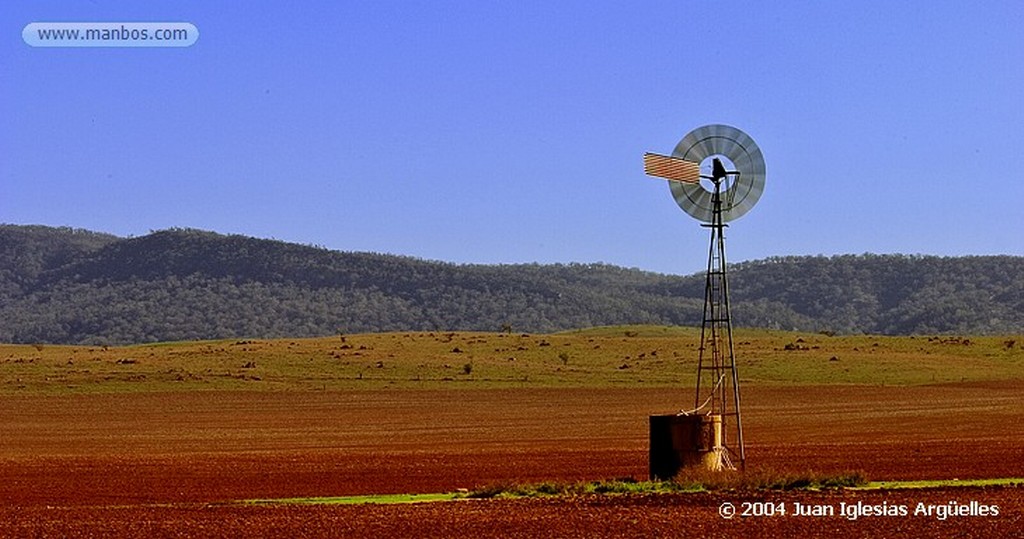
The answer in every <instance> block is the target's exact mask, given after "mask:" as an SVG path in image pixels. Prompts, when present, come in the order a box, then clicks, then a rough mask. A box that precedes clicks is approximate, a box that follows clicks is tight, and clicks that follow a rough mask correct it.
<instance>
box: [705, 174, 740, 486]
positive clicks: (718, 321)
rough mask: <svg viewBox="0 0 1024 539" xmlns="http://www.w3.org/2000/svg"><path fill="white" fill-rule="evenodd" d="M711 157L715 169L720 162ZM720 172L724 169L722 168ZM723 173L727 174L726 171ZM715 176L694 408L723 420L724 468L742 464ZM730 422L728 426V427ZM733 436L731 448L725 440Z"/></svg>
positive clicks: (719, 180) (718, 180) (719, 199)
mask: <svg viewBox="0 0 1024 539" xmlns="http://www.w3.org/2000/svg"><path fill="white" fill-rule="evenodd" d="M720 163H721V162H720V161H719V160H718V159H715V165H716V166H715V169H718V168H719V166H720ZM723 170H724V169H723ZM725 174H726V175H728V174H729V173H728V172H726V173H725ZM717 176H718V174H714V175H713V177H712V178H711V180H712V181H713V182H714V192H713V195H712V205H713V208H712V220H711V223H706V224H703V225H702V226H705V227H707V228H710V229H711V243H710V246H709V248H708V269H707V276H706V281H705V284H704V321H703V322H702V323H701V330H700V356H699V358H698V362H697V391H696V395H695V397H694V404H693V407H694V410H696V411H697V413H707V414H710V415H718V416H720V417H721V418H722V424H723V432H722V445H723V447H724V448H725V450H726V451H727V452H728V453H730V454H727V455H723V457H725V459H724V460H725V464H726V466H727V467H728V466H729V463H731V462H732V461H733V460H734V459H736V460H738V461H739V465H740V468H741V469H742V468H745V466H746V460H747V459H746V452H745V451H744V447H743V423H742V418H741V416H740V386H739V377H738V375H737V373H736V353H735V349H734V347H733V339H732V312H731V310H730V307H729V279H728V276H727V274H726V261H725V233H724V232H725V228H726V227H727V226H728V225H726V224H725V223H724V222H722V196H721V195H722V193H721V191H722V183H723V182H724V181H725V178H724V177H721V178H719V177H717ZM730 426H732V427H733V428H732V429H729V427H730ZM732 438H735V447H733V445H732V444H731V443H730V442H731V439H732Z"/></svg>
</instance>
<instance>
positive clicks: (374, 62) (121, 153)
mask: <svg viewBox="0 0 1024 539" xmlns="http://www.w3.org/2000/svg"><path fill="white" fill-rule="evenodd" d="M78 21H82V22H88V21H100V22H106V21H118V22H120V21H125V22H134V21H140V22H142V21H167V22H188V23H191V24H194V25H195V26H196V28H198V30H199V32H200V37H199V39H198V41H197V42H196V43H195V44H194V45H193V46H191V47H188V48H163V49H161V48H123V49H122V48H36V47H30V46H28V45H27V44H26V43H25V42H24V41H23V40H22V35H21V33H22V29H23V28H24V27H25V25H27V24H29V23H32V22H78ZM1021 28H1024V3H1021V2H1019V1H1005V2H946V1H936V2H903V3H900V2H760V3H754V2H727V1H725V2H722V1H706V0H700V1H671V2H499V1H496V2H411V1H410V2H322V3H317V2H302V3H285V2H252V3H248V2H246V3H243V2H146V3H140V2H110V1H104V0H94V1H92V2H79V1H76V2H45V1H42V2H20V3H14V4H12V5H9V6H5V8H4V10H3V11H2V12H0V117H2V118H3V121H2V122H0V222H7V223H17V224H45V225H54V226H71V227H77V228H88V229H92V230H98V231H104V232H110V233H114V234H118V235H122V236H126V235H143V234H146V233H147V232H149V231H150V230H157V229H163V228H168V227H175V226H178V227H194V228H201V229H207V230H214V231H218V232H223V233H239V234H246V235H252V236H258V237H268V238H271V237H272V238H277V239H281V240H286V241H294V242H299V243H307V244H318V245H323V246H326V247H328V248H331V249H339V250H353V251H376V252H386V253H394V254H401V255H410V256H416V257H421V258H427V259H436V260H444V261H450V262H460V263H462V262H472V263H520V262H541V263H551V262H562V263H568V262H583V263H587V262H606V263H611V264H616V265H621V266H626V267H639V268H642V269H647V270H652V271H658V272H663V273H677V274H689V273H694V272H698V271H700V270H702V268H703V266H704V264H705V260H706V249H707V240H708V238H707V231H706V230H705V229H703V228H701V227H700V226H698V224H697V223H696V222H695V221H693V220H692V219H691V218H690V217H689V216H687V215H686V214H685V213H683V212H682V211H681V210H680V209H679V208H678V207H677V206H676V205H675V202H674V201H673V200H672V198H671V196H670V193H669V189H668V187H667V186H666V184H665V182H664V181H660V180H655V179H651V178H648V177H646V176H644V174H643V170H642V162H641V156H642V154H643V152H645V151H655V152H661V153H670V152H671V151H672V148H673V147H674V146H675V144H676V143H677V142H678V141H679V139H681V138H682V137H683V136H684V135H685V134H686V133H687V132H689V131H690V130H691V129H693V128H696V127H698V126H701V125H704V124H708V123H725V124H730V125H733V126H736V127H738V128H740V129H742V130H744V131H746V132H747V133H749V134H750V135H751V136H752V137H753V138H754V140H756V141H757V143H758V145H759V146H760V147H761V149H762V151H763V152H764V156H765V160H766V162H767V186H766V190H765V193H764V196H763V197H762V198H761V200H760V202H759V203H758V205H757V206H756V207H755V208H754V209H753V210H751V211H750V213H748V214H747V215H746V216H744V217H742V218H741V219H739V220H737V221H735V222H733V223H732V226H731V227H730V229H729V231H728V234H727V239H728V244H727V249H728V255H729V259H730V261H732V262H737V261H741V260H753V259H759V258H765V257H769V256H782V255H814V254H826V255H831V254H844V253H855V254H858V253H865V252H872V253H908V254H918V253H919V254H935V255H984V254H1013V255H1024V208H1022V206H1024V174H1022V173H1021V172H1020V171H1019V170H1020V168H1019V167H1018V166H1017V165H1016V164H1015V163H1016V161H1018V160H1019V159H1020V156H1021V155H1022V153H1024V32H1021V31H1020V29H1021Z"/></svg>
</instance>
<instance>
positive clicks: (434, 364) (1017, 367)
mask: <svg viewBox="0 0 1024 539" xmlns="http://www.w3.org/2000/svg"><path fill="white" fill-rule="evenodd" d="M696 340H697V334H696V332H694V330H692V329H675V328H671V329H669V328H647V327H638V328H602V329H595V330H589V331H583V332H574V333H566V334H557V335H528V336H527V335H521V334H513V335H503V334H501V335H499V334H476V333H454V334H453V333H434V334H430V333H415V334H380V335H350V336H335V337H330V338H323V339H309V340H278V341H230V342H202V343H175V344H161V345H149V346H135V347H124V348H108V349H103V348H89V347H63V346H49V345H47V346H0V406H2V409H3V411H4V412H3V415H2V419H0V523H2V525H0V535H4V536H38V535H42V536H90V535H91V536H95V535H147V536H168V537H177V536H182V537H184V536H204V537H217V536H240V535H246V536H261V535H262V536H281V535H285V536H323V535H340V536H362V537H371V536H372V537H380V536H416V537H450V536H456V535H459V536H461V535H468V534H473V535H480V536H501V537H514V536H523V537H529V536H537V535H546V536H562V537H582V536H621V537H628V536H637V535H701V536H744V535H751V534H754V535H760V536H780V537H781V536H791V535H794V534H797V533H801V534H804V535H807V534H811V535H820V534H824V533H829V534H832V533H842V534H844V535H849V536H852V537H867V536H876V537H877V536H886V535H892V534H894V533H896V531H900V532H901V533H902V534H906V533H910V534H912V535H915V534H916V535H924V536H928V535H933V536H951V535H957V536H964V537H982V536H992V535H996V536H1008V535H1012V533H1019V530H1021V529H1022V526H1024V496H1022V495H1021V491H1022V489H1021V488H1020V487H987V488H950V487H943V488H939V489H934V488H933V489H926V490H899V491H890V490H881V491H855V490H849V489H846V490H843V491H826V492H791V491H790V492H714V493H702V494H673V495H665V494H659V495H624V496H594V497H586V496H584V497H573V498H550V499H547V498H538V499H519V500H474V501H468V500H464V501H457V502H435V503H420V504H402V505H357V506H351V505H345V506H338V505H330V506H327V505H312V506H310V505H300V506H297V505H289V504H269V505H263V504H261V505H253V504H246V503H243V501H244V500H252V499H279V498H296V497H320V496H346V495H364V494H367V495H368V494H389V493H434V492H454V491H456V490H458V489H473V488H478V487H481V486H486V485H493V484H504V483H518V482H541V481H580V480H597V479H610V478H619V477H635V478H640V479H643V478H645V477H646V473H647V416H648V415H650V414H653V413H666V412H671V411H674V410H677V409H679V408H680V407H685V406H686V405H688V404H690V403H691V401H692V394H691V392H692V390H691V389H690V388H689V387H688V386H689V385H690V384H691V383H692V382H691V380H692V371H693V368H694V364H695V361H696V357H695V354H696V353H695V348H696ZM737 340H738V341H739V343H740V344H739V346H738V350H737V354H738V356H739V360H740V365H741V378H742V380H743V386H742V391H743V402H744V410H743V411H744V425H745V435H746V438H747V441H748V447H747V450H748V451H747V452H748V462H749V465H750V466H751V468H753V469H757V470H775V471H778V472H780V473H784V472H787V471H792V472H806V471H809V470H813V471H816V472H820V473H839V472H844V471H851V470H859V471H862V472H864V473H865V474H866V475H867V476H868V477H869V478H870V479H872V480H922V479H960V480H965V479H978V478H1010V477H1018V478H1019V477H1024V465H1022V464H1021V463H1022V462H1024V422H1022V421H1021V420H1022V419H1024V399H1022V398H1021V395H1024V369H1022V368H1021V367H1022V363H1024V344H1022V342H1024V339H1015V338H1013V337H999V338H995V337H992V338H975V337H950V336H943V337H937V336H932V337H928V336H923V337H916V338H910V337H901V338H889V337H864V336H860V337H829V336H825V335H797V334H791V333H784V332H761V331H758V332H746V331H741V332H739V333H738V334H737ZM833 358H834V359H833ZM726 501H728V502H730V503H734V504H741V503H743V502H744V501H748V502H764V501H776V502H785V503H786V504H789V507H791V508H792V507H793V506H794V505H793V504H795V503H796V502H798V501H800V502H802V503H805V504H806V503H817V504H831V505H834V506H837V507H838V505H839V503H840V502H843V503H857V502H862V503H865V504H876V505H877V504H882V503H886V504H901V503H903V504H910V506H911V507H913V506H914V505H915V504H917V503H919V502H924V503H938V504H948V503H949V502H950V501H956V502H958V503H963V504H968V503H970V502H971V501H975V502H977V503H982V504H990V505H995V506H998V507H999V510H1000V513H999V515H998V516H987V517H978V516H976V517H957V518H948V519H944V520H939V519H936V518H925V517H912V516H911V517H904V518H899V517H890V518H883V517H875V518H870V517H862V518H859V519H857V520H850V519H848V518H844V517H819V518H811V517H805V518H797V517H793V516H788V517H774V518H769V517H760V518H737V519H733V520H727V519H723V518H721V517H720V516H718V513H717V510H718V507H719V505H720V504H721V503H724V502H726Z"/></svg>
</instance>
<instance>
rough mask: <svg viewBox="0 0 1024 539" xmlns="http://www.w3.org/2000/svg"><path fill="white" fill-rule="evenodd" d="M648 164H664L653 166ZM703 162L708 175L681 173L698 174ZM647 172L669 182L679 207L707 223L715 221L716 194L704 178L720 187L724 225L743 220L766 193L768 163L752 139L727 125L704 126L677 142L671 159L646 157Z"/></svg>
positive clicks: (656, 156)
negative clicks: (707, 169) (766, 165)
mask: <svg viewBox="0 0 1024 539" xmlns="http://www.w3.org/2000/svg"><path fill="white" fill-rule="evenodd" d="M656 158H661V159H656ZM709 158H710V161H709ZM723 158H725V160H727V161H728V162H730V163H731V164H732V167H733V168H732V170H729V169H727V168H726V167H727V165H726V163H725V162H723ZM649 162H652V163H660V164H661V165H660V167H659V166H653V165H651V166H649V165H648V163H649ZM705 162H707V165H706V166H709V167H710V169H711V170H710V173H709V174H699V173H698V174H696V175H694V174H693V173H692V172H691V173H689V174H683V173H682V172H681V171H692V170H693V169H694V168H696V169H698V170H700V169H702V168H704V166H702V165H704V164H705ZM644 171H645V172H646V173H647V174H648V175H650V176H657V177H659V178H663V179H667V180H669V182H668V184H669V189H670V190H671V192H672V197H673V198H674V199H675V201H676V204H678V205H679V207H680V208H682V210H683V211H685V212H686V213H688V214H689V215H690V216H691V217H693V218H694V219H697V220H699V221H701V222H704V223H710V222H711V221H712V217H713V215H712V214H713V213H714V200H713V199H714V196H715V195H714V187H711V188H708V187H705V185H703V184H702V183H701V182H700V179H701V178H704V179H707V180H711V181H712V183H714V184H717V185H720V186H721V197H722V198H721V202H722V209H721V211H722V221H723V222H729V221H733V220H736V219H739V218H740V217H742V216H743V215H744V214H746V213H747V212H748V211H750V209H751V208H753V207H754V204H757V201H758V200H759V199H760V198H761V194H762V193H763V192H764V184H765V165H764V156H763V155H762V154H761V149H760V148H758V147H757V144H756V143H755V142H754V139H752V138H750V135H747V134H746V133H744V132H743V131H741V130H739V129H737V128H735V127H732V126H729V125H722V124H712V125H705V126H703V127H698V128H697V129H694V130H693V131H690V132H689V133H688V134H687V135H686V136H685V137H683V139H682V140H680V141H679V143H678V144H676V147H675V149H674V150H673V151H672V155H671V156H661V155H658V154H652V153H647V154H645V155H644ZM716 178H718V181H716V180H715V179H716Z"/></svg>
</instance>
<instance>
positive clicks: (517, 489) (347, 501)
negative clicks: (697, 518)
mask: <svg viewBox="0 0 1024 539" xmlns="http://www.w3.org/2000/svg"><path fill="white" fill-rule="evenodd" d="M995 486H999V487H1024V478H1019V477H1009V478H997V479H935V480H921V481H871V482H868V483H866V484H862V485H858V486H845V487H843V488H849V489H851V490H902V489H915V488H960V487H964V488H971V487H995ZM820 488H822V485H820V484H816V483H812V484H807V485H786V486H785V487H774V486H768V487H762V488H760V489H759V490H819V489H820ZM707 490H709V489H707V488H706V487H705V486H704V485H700V484H678V483H674V482H670V481H665V482H661V481H636V482H634V481H594V482H590V483H565V484H562V483H538V484H533V485H500V486H490V487H485V488H482V489H478V490H476V491H473V492H469V493H465V492H459V493H451V492H448V493H429V494H370V495H363V496H334V497H309V498H278V499H262V500H245V501H244V502H242V503H246V504H254V505H287V504H293V505H359V504H401V503H425V502H450V501H454V500H463V499H493V498H499V499H508V498H532V497H547V496H578V495H595V494H596V495H614V494H668V493H688V492H690V493H692V492H706V491H707ZM710 490H717V489H715V488H714V486H713V488H712V489H710ZM726 490H728V489H726Z"/></svg>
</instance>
